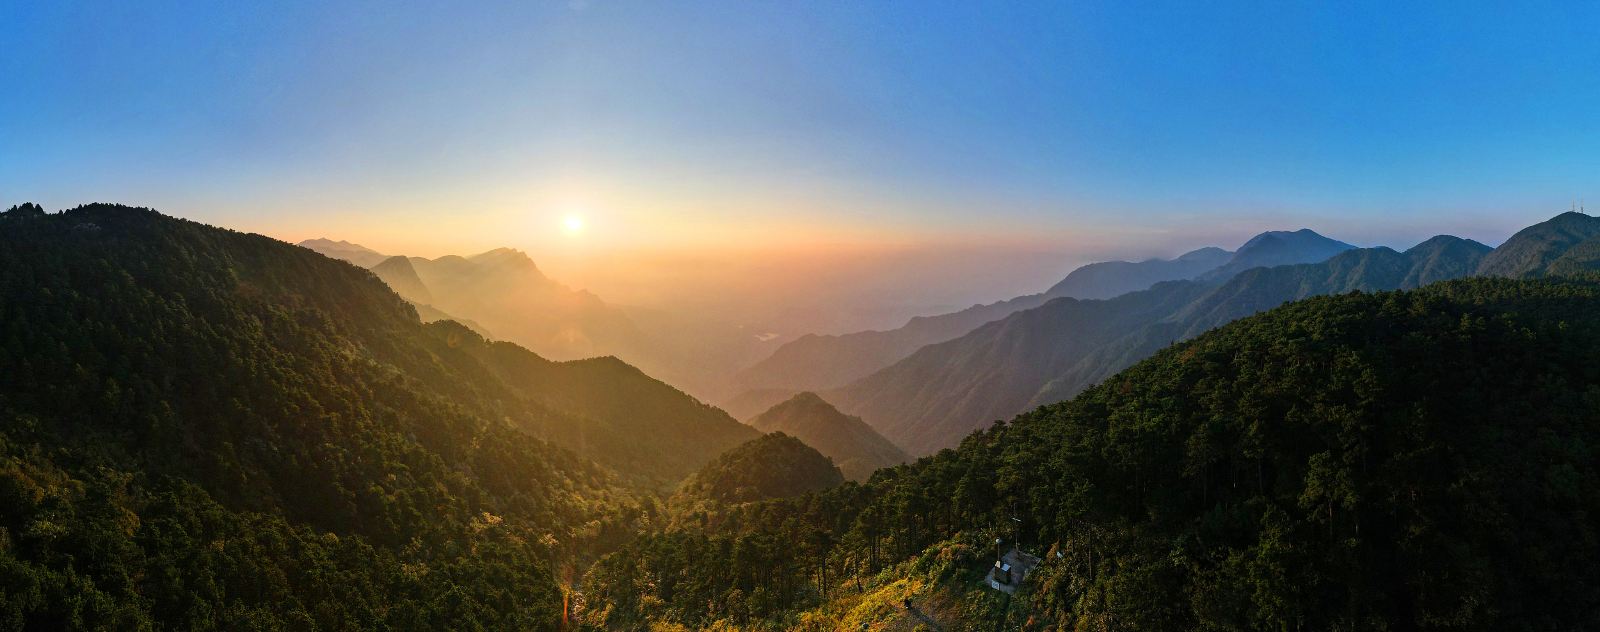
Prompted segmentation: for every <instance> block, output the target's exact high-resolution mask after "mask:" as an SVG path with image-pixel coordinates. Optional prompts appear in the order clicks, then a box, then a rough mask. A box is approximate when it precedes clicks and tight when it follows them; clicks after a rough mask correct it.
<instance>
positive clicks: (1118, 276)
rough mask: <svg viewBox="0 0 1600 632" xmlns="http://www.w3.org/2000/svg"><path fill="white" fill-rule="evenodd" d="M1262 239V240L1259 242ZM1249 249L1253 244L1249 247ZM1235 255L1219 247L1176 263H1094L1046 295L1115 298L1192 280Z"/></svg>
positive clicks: (1194, 252) (1193, 252)
mask: <svg viewBox="0 0 1600 632" xmlns="http://www.w3.org/2000/svg"><path fill="white" fill-rule="evenodd" d="M1258 239H1259V238H1258ZM1246 246H1247V247H1248V246H1249V244H1246ZM1233 257H1234V253H1232V252H1229V251H1227V250H1223V249H1221V248H1217V247H1215V246H1211V247H1207V248H1201V249H1199V250H1194V251H1190V252H1186V253H1184V254H1182V255H1180V256H1179V257H1178V258H1176V259H1170V260H1169V259H1147V260H1145V261H1139V262H1132V261H1105V262H1101V263H1091V264H1089V265H1086V266H1083V267H1081V268H1078V269H1076V270H1073V271H1072V273H1070V274H1068V275H1067V278H1065V279H1062V280H1061V282H1060V283H1057V284H1055V285H1053V286H1051V287H1050V289H1049V290H1047V291H1045V296H1049V297H1052V298H1054V297H1058V296H1069V297H1072V298H1111V297H1114V296H1121V295H1123V294H1127V293H1128V292H1137V291H1139V290H1143V289H1146V288H1148V287H1150V286H1152V285H1155V284H1157V283H1160V282H1162V281H1173V280H1177V279H1192V278H1195V277H1197V276H1200V275H1202V274H1205V273H1207V272H1210V271H1211V270H1214V269H1216V268H1217V267H1219V266H1222V265H1223V264H1226V263H1228V262H1229V260H1231V259H1233Z"/></svg>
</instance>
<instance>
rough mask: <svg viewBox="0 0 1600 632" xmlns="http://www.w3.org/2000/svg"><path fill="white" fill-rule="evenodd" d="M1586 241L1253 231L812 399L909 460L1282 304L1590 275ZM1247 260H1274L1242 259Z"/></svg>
mask: <svg viewBox="0 0 1600 632" xmlns="http://www.w3.org/2000/svg"><path fill="white" fill-rule="evenodd" d="M1597 236H1600V219H1596V218H1593V217H1589V216H1587V215H1583V214H1579V213H1565V214H1562V215H1560V216H1558V217H1555V218H1553V219H1551V220H1549V221H1547V222H1543V223H1541V224H1538V225H1535V226H1531V227H1529V228H1527V229H1524V230H1523V231H1520V232H1518V233H1517V234H1516V235H1514V236H1512V237H1511V238H1510V239H1509V240H1507V241H1506V242H1505V243H1504V244H1502V245H1501V246H1500V247H1499V248H1495V249H1490V248H1489V247H1488V246H1485V245H1483V244H1479V243H1477V242H1473V241H1470V240H1465V239H1460V238H1456V237H1451V236H1448V235H1441V236H1438V237H1434V238H1432V239H1429V240H1427V241H1425V242H1423V243H1421V244H1418V245H1417V246H1415V247H1413V248H1411V249H1409V250H1407V251H1406V252H1404V253H1401V252H1396V251H1394V250H1392V249H1389V248H1359V249H1353V248H1351V247H1350V246H1349V245H1348V244H1344V243H1343V242H1338V241H1335V240H1331V239H1327V238H1325V237H1322V236H1320V235H1317V234H1316V233H1314V232H1311V231H1309V230H1301V231H1295V232H1274V233H1264V234H1263V235H1260V236H1258V237H1256V238H1254V239H1252V240H1250V242H1247V243H1246V244H1245V246H1243V247H1241V248H1240V249H1239V251H1238V252H1237V253H1236V254H1235V255H1234V257H1233V258H1232V259H1231V260H1230V261H1229V263H1227V264H1225V265H1223V266H1221V267H1219V268H1217V269H1215V270H1213V271H1209V272H1207V273H1205V274H1202V275H1200V276H1199V277H1198V278H1196V279H1193V280H1184V281H1168V282H1164V283H1159V284H1157V285H1155V286H1154V287H1151V288H1150V289H1147V290H1143V291H1139V292H1133V293H1129V294H1124V295H1122V296H1118V297H1115V298H1112V299H1108V300H1077V299H1071V298H1058V299H1054V300H1051V301H1049V302H1046V303H1044V304H1042V305H1040V306H1038V307H1035V308H1032V309H1027V310H1022V311H1019V312H1016V313H1014V314H1011V315H1009V316H1007V317H1005V318H1003V319H1000V320H998V321H995V322H991V323H988V324H985V325H983V326H981V327H978V328H976V329H974V330H972V331H971V332H968V333H967V334H965V335H962V336H960V337H958V338H955V339H952V340H949V341H946V342H942V343H938V344H933V345H928V346H925V347H922V348H920V349H918V350H917V351H916V352H914V353H912V354H911V355H909V356H908V357H906V358H904V359H902V360H900V361H898V362H896V363H895V364H893V365H891V366H888V367H885V368H883V369H881V370H879V371H877V372H875V373H873V374H871V375H869V376H866V377H863V378H861V379H858V380H856V381H854V382H852V383H850V384H848V385H845V386H843V387H839V388H836V389H831V390H827V391H824V392H823V393H822V396H823V397H825V398H826V399H827V400H828V401H830V402H832V403H834V404H835V405H836V406H838V408H839V409H840V410H842V411H844V412H846V413H849V414H854V415H859V416H861V417H862V418H863V419H864V420H865V421H866V422H867V423H869V424H871V425H872V426H873V427H874V428H876V429H877V430H878V431H879V432H881V433H882V434H883V435H884V436H886V437H888V438H889V439H890V440H891V441H893V442H895V443H896V444H897V445H899V446H901V447H903V448H905V449H906V450H907V451H909V452H910V453H911V454H912V455H914V456H915V455H923V454H929V453H931V452H933V451H936V450H938V449H940V448H944V447H950V446H953V445H955V444H956V443H957V442H959V441H960V440H961V438H962V437H964V436H966V435H967V434H968V433H970V432H972V431H973V430H976V429H978V428H982V427H985V426H987V425H989V424H990V423H991V422H993V421H995V420H997V419H1003V418H1008V417H1010V416H1012V415H1014V414H1016V413H1018V412H1021V411H1023V410H1027V409H1029V408H1031V407H1034V406H1038V405H1041V404H1047V403H1052V402H1058V401H1062V400H1065V399H1068V398H1070V397H1072V396H1073V395H1075V394H1077V393H1078V392H1081V391H1082V390H1083V389H1084V388H1086V387H1088V386H1090V385H1092V384H1095V383H1097V382H1098V381H1100V380H1102V379H1105V378H1106V377H1108V376H1110V375H1112V374H1114V373H1116V372H1117V371H1119V370H1121V369H1123V368H1125V367H1127V366H1129V365H1131V364H1132V363H1134V362H1136V361H1138V360H1140V359H1143V358H1145V357H1148V356H1149V355H1150V354H1152V353H1154V352H1155V351H1157V350H1159V349H1160V348H1163V347H1165V346H1167V345H1170V344H1171V343H1172V342H1174V341H1177V340H1184V339H1187V338H1191V337H1193V336H1196V335H1198V334H1200V333H1203V332H1205V331H1207V330H1210V329H1213V328H1215V327H1217V326H1220V325H1222V324H1225V323H1227V322H1230V321H1232V320H1235V319H1238V318H1241V317H1244V316H1248V315H1251V314H1255V313H1257V312H1260V311H1264V310H1267V309H1271V308H1273V307H1276V306H1278V305H1281V304H1283V303H1285V302H1289V301H1293V300H1297V299H1301V298H1305V297H1309V296H1315V295H1319V294H1337V293H1343V292H1349V291H1357V290H1359V291H1378V290H1394V289H1407V288H1415V287H1420V286H1422V285H1426V284H1428V283H1432V282H1435V281H1440V280H1446V279H1454V278H1460V277H1465V276H1473V275H1480V276H1507V277H1518V278H1523V277H1536V276H1543V275H1547V274H1552V273H1560V272H1562V271H1572V270H1586V269H1595V268H1596V267H1597V266H1600V239H1597ZM1295 253H1299V254H1295ZM1323 255H1327V256H1326V257H1323V258H1324V259H1325V260H1323V261H1319V262H1314V263H1308V262H1299V263H1294V264H1293V265H1281V264H1282V263H1285V262H1289V263H1293V260H1294V259H1295V258H1296V257H1318V256H1323ZM1259 262H1276V263H1278V264H1280V265H1272V266H1252V267H1245V266H1246V265H1247V264H1249V263H1259Z"/></svg>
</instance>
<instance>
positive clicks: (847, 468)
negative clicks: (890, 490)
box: [750, 391, 911, 481]
mask: <svg viewBox="0 0 1600 632" xmlns="http://www.w3.org/2000/svg"><path fill="white" fill-rule="evenodd" d="M750 425H752V426H755V428H756V429H757V430H760V431H762V432H782V433H784V434H787V435H790V436H792V437H794V438H796V439H799V440H801V441H803V442H805V444H806V445H809V446H811V447H813V448H816V449H817V451H818V452H821V453H822V454H824V455H826V456H827V457H828V458H830V459H833V462H834V463H835V464H837V465H838V466H839V470H840V471H842V472H844V476H845V478H848V479H850V480H855V481H864V480H866V479H867V478H868V477H870V476H872V473H873V472H875V471H877V470H879V469H882V468H885V467H893V466H896V465H899V464H901V463H905V462H906V461H909V460H911V458H910V457H909V456H907V455H906V453H905V451H903V450H901V449H900V448H899V447H896V446H895V445H894V444H893V443H890V442H889V440H888V439H885V438H883V435H880V434H878V432H877V431H875V430H873V429H872V427H871V426H868V425H867V424H866V423H865V422H863V421H861V418H860V417H852V416H850V415H846V414H844V413H841V412H839V409H837V408H834V407H833V405H832V404H829V403H828V402H826V401H823V399H822V398H821V397H819V396H817V394H816V393H812V392H809V391H808V392H804V393H800V394H797V395H795V396H794V397H791V398H789V399H788V400H785V401H783V402H781V403H779V404H777V405H775V406H773V407H772V408H771V409H769V410H767V411H766V412H764V413H761V414H760V415H756V416H755V417H753V418H751V419H750Z"/></svg>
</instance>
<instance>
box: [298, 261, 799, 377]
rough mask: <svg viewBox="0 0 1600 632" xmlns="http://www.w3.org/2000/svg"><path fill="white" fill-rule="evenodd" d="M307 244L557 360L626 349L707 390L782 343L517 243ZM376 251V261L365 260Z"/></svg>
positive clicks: (428, 310) (625, 355)
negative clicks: (440, 250) (607, 291)
mask: <svg viewBox="0 0 1600 632" xmlns="http://www.w3.org/2000/svg"><path fill="white" fill-rule="evenodd" d="M301 245H302V246H305V247H308V248H312V249H314V250H317V251H318V252H322V253H323V254H326V255H328V256H330V257H334V258H338V259H345V260H347V261H350V262H351V263H356V264H357V265H363V266H364V267H367V266H370V267H371V269H372V271H373V273H374V274H377V275H378V276H379V278H381V279H383V280H384V282H386V283H388V284H389V285H390V287H391V288H393V289H394V290H395V291H396V292H397V293H399V294H400V295H401V296H403V297H405V298H406V299H407V300H410V301H411V302H413V303H414V304H416V305H417V306H418V311H419V313H422V314H423V315H424V318H425V319H429V320H439V319H452V320H458V321H461V322H463V323H469V324H470V325H471V326H472V327H473V328H474V329H475V330H477V331H479V332H480V333H483V334H485V335H489V336H493V337H494V338H498V339H503V340H508V341H511V342H515V343H517V344H519V345H522V346H524V347H527V348H528V349H530V350H532V351H534V352H536V353H538V354H540V355H541V356H545V357H547V358H550V359H554V360H573V359H581V358H590V357H597V356H605V355H611V356H616V357H619V358H621V359H623V360H625V361H627V362H629V363H630V364H635V365H637V366H639V367H640V368H642V369H644V370H645V371H646V372H647V373H649V374H651V375H653V376H657V377H660V378H661V379H664V380H666V381H668V382H670V383H672V384H674V385H677V386H679V387H680V388H683V389H685V390H688V391H690V392H693V393H695V394H696V395H697V396H700V397H703V398H708V399H709V398H711V397H712V396H714V395H715V396H720V395H721V394H723V391H724V387H725V385H726V383H727V381H728V376H729V375H730V374H731V373H732V372H733V371H735V370H736V369H738V368H739V367H743V366H747V365H749V364H750V363H752V362H754V361H756V360H757V359H759V358H760V357H762V356H764V355H766V354H768V353H770V352H771V351H772V349H774V348H776V347H777V345H778V344H779V341H774V340H768V339H765V338H763V337H759V336H757V335H756V334H757V333H758V332H753V331H749V330H746V329H743V328H740V327H737V326H734V325H729V324H725V323H721V322H718V321H716V320H714V319H687V318H682V317H678V316H675V315H672V314H667V313H663V312H659V311H654V310H645V309H635V308H625V307H619V306H615V305H611V304H608V303H607V302H605V301H604V300H602V299H601V298H600V297H598V296H595V295H594V294H592V293H589V292H587V291H583V290H575V289H572V288H569V287H567V286H565V285H562V284H561V283H559V282H557V281H555V280H553V279H551V278H549V277H548V276H546V275H545V274H544V273H543V272H542V271H540V269H539V267H538V265H536V264H535V263H534V261H533V259H532V258H531V257H529V256H528V255H527V254H526V253H524V252H522V251H519V250H516V249H512V248H498V249H495V250H491V251H488V252H484V253H480V254H477V255H472V256H466V257H463V256H456V255H449V256H444V257H438V258H435V259H427V258H423V257H398V256H396V257H384V256H383V255H381V254H378V253H376V252H374V251H372V250H371V249H368V248H364V247H361V246H359V245H356V244H351V243H349V242H342V241H332V240H327V239H317V240H309V241H305V242H301ZM374 258H376V259H377V262H376V263H373V264H365V263H362V262H364V261H371V260H373V259H374ZM433 316H438V317H439V318H432V317H433Z"/></svg>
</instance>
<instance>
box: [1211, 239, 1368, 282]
mask: <svg viewBox="0 0 1600 632" xmlns="http://www.w3.org/2000/svg"><path fill="white" fill-rule="evenodd" d="M1351 248H1355V246H1352V245H1350V244H1347V243H1344V242H1342V241H1339V240H1337V239H1329V238H1327V237H1323V236H1322V235H1319V234H1317V233H1316V231H1313V230H1311V229H1309V228H1302V229H1300V230H1296V231H1281V230H1274V231H1268V232H1265V233H1261V234H1260V235H1256V236H1255V237H1251V238H1250V240H1249V241H1246V242H1244V245H1243V246H1239V250H1238V251H1236V252H1234V253H1233V256H1232V257H1230V258H1229V259H1228V262H1227V263H1225V264H1223V265H1221V266H1219V267H1217V268H1215V269H1213V270H1210V271H1207V272H1206V273H1205V274H1203V275H1201V276H1202V277H1203V278H1205V279H1208V280H1212V281H1220V280H1226V279H1229V278H1232V277H1233V275H1235V274H1238V273H1240V272H1243V271H1245V270H1249V269H1250V268H1259V267H1262V266H1281V265H1287V264H1294V263H1314V262H1317V261H1322V260H1324V259H1327V258H1328V257H1332V256H1334V255H1336V254H1339V253H1341V252H1344V251H1346V250H1349V249H1351Z"/></svg>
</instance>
